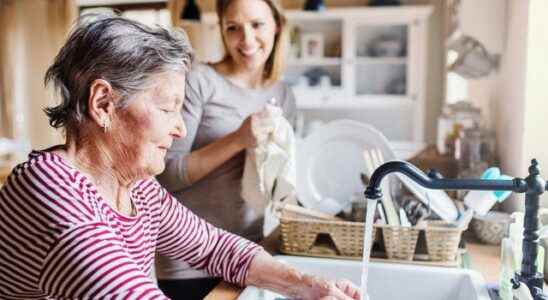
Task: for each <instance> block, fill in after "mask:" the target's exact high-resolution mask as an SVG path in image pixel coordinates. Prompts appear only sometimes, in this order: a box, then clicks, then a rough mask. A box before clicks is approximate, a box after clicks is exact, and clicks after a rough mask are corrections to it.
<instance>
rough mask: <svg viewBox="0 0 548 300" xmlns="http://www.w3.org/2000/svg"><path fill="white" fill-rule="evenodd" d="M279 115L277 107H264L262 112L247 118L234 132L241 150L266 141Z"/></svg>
mask: <svg viewBox="0 0 548 300" xmlns="http://www.w3.org/2000/svg"><path fill="white" fill-rule="evenodd" d="M281 115H282V111H281V109H280V108H279V107H276V106H273V105H266V106H265V108H264V109H263V110H261V111H259V112H256V113H254V114H252V115H251V116H249V117H247V118H246V119H245V121H244V122H243V123H242V125H241V126H240V128H239V129H238V130H237V131H236V135H237V137H238V141H239V143H240V145H241V146H242V147H243V148H252V147H256V146H257V144H259V143H262V142H264V141H265V140H267V139H268V137H269V135H270V134H272V132H274V130H275V128H276V118H277V117H279V116H281Z"/></svg>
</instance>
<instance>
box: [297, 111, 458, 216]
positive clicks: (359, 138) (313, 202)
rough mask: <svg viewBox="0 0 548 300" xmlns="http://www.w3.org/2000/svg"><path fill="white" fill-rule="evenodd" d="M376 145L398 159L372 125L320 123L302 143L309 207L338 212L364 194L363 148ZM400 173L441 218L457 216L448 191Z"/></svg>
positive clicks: (302, 188)
mask: <svg viewBox="0 0 548 300" xmlns="http://www.w3.org/2000/svg"><path fill="white" fill-rule="evenodd" d="M374 148H376V149H380V150H381V151H382V154H383V157H384V159H385V161H390V160H395V159H396V155H395V154H394V151H393V150H392V149H391V147H390V144H389V142H388V140H387V139H386V138H385V137H384V136H383V135H382V133H380V132H379V131H378V130H376V129H375V128H373V127H372V126H370V125H367V124H364V123H360V122H356V121H351V120H338V121H333V122H330V123H328V124H325V125H323V126H321V127H319V128H318V129H317V130H315V131H314V132H313V133H312V134H310V135H309V136H307V137H306V138H305V139H304V140H303V141H302V143H299V147H298V151H297V152H298V156H297V195H298V199H299V201H300V202H301V203H302V204H303V206H305V207H307V208H310V209H315V210H318V211H321V212H324V213H328V214H336V213H338V212H339V211H340V210H341V209H342V208H344V207H345V206H346V205H348V203H349V201H350V199H351V198H352V196H353V195H354V194H355V193H360V194H363V192H364V190H365V188H364V186H363V184H362V183H361V180H360V173H366V171H365V163H364V161H363V151H364V150H365V149H374ZM397 174H398V177H399V178H400V179H401V180H402V182H403V183H404V184H405V186H406V187H407V188H408V189H409V190H410V191H411V192H413V193H414V194H415V196H417V198H418V199H419V200H421V201H422V202H424V203H429V202H430V205H431V207H432V210H433V211H434V212H435V213H436V214H437V215H439V216H440V217H441V218H442V219H444V220H446V221H454V220H456V219H457V218H458V210H457V208H456V206H455V204H454V203H453V201H452V200H451V199H450V198H449V196H447V194H446V193H445V192H443V191H439V190H429V189H425V188H424V187H422V186H420V185H419V184H417V183H415V182H414V181H412V180H410V179H409V178H408V177H407V176H405V175H403V174H401V173H397ZM385 180H386V179H385ZM383 192H389V191H383Z"/></svg>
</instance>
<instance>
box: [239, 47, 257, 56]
mask: <svg viewBox="0 0 548 300" xmlns="http://www.w3.org/2000/svg"><path fill="white" fill-rule="evenodd" d="M257 52H259V48H253V49H250V50H240V53H241V54H242V55H243V56H245V57H251V56H253V55H255V54H256V53H257Z"/></svg>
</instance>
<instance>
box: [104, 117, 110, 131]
mask: <svg viewBox="0 0 548 300" xmlns="http://www.w3.org/2000/svg"><path fill="white" fill-rule="evenodd" d="M109 127H110V122H109V121H108V119H107V118H105V119H103V131H104V132H105V133H107V131H108V130H109Z"/></svg>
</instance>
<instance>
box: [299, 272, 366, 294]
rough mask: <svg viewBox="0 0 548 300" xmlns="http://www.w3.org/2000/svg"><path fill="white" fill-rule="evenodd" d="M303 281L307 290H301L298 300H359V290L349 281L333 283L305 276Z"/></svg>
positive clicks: (343, 280)
mask: <svg viewBox="0 0 548 300" xmlns="http://www.w3.org/2000/svg"><path fill="white" fill-rule="evenodd" d="M303 279H304V281H305V284H306V285H307V286H308V287H309V288H308V289H303V290H302V294H301V295H299V296H298V298H299V299H310V300H312V299H314V300H315V299H322V300H327V299H337V300H351V299H355V300H360V290H359V289H358V288H357V287H356V286H355V285H354V284H353V283H352V282H350V281H349V280H346V279H342V280H338V281H336V282H333V281H330V280H325V279H323V278H319V277H315V276H307V275H305V276H304V278H303Z"/></svg>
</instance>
